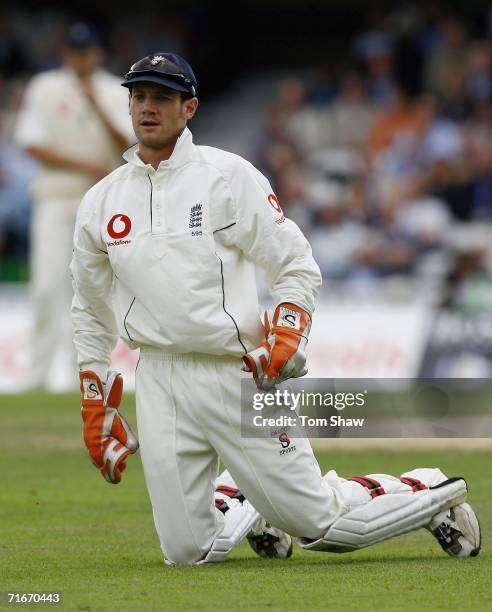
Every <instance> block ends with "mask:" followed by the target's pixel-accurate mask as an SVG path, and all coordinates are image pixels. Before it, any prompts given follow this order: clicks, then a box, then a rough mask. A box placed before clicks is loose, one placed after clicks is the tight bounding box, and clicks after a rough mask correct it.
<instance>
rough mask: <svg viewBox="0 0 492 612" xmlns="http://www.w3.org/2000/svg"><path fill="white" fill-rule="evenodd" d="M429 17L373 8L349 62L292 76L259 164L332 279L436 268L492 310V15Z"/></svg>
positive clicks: (451, 289) (454, 291)
mask: <svg viewBox="0 0 492 612" xmlns="http://www.w3.org/2000/svg"><path fill="white" fill-rule="evenodd" d="M426 17H427V18H428V17H429V15H425V14H424V12H423V11H420V10H418V9H417V8H415V7H414V8H413V9H411V10H408V9H407V10H400V11H396V12H395V13H392V14H387V13H386V14H384V13H381V12H379V11H378V10H374V11H371V10H369V11H368V14H367V19H366V21H367V27H366V29H365V30H364V31H361V32H360V33H359V34H358V35H357V36H355V37H354V38H353V39H352V40H351V41H350V44H349V46H348V48H347V54H346V56H345V57H344V58H343V59H342V58H336V60H335V62H334V63H333V64H330V66H329V67H328V68H326V69H325V70H316V71H312V72H311V73H310V74H309V75H307V76H302V77H296V78H286V79H283V80H281V81H280V82H279V83H278V86H277V90H276V96H275V99H274V101H273V102H272V104H271V105H270V106H269V108H268V109H267V110H266V112H265V115H264V129H263V132H262V137H261V142H260V143H259V144H258V148H257V158H256V164H257V165H258V167H259V168H260V169H261V170H262V171H263V172H264V173H265V174H266V175H267V176H268V177H269V178H270V180H271V182H272V184H273V185H274V188H275V189H276V191H277V192H278V195H279V198H280V201H281V202H282V203H283V206H284V209H285V211H286V214H287V215H288V216H290V217H291V218H293V219H294V220H295V221H296V222H297V223H298V224H299V225H300V226H301V227H302V228H303V230H304V231H305V233H306V234H307V235H308V236H309V239H310V241H311V244H312V246H313V251H314V253H315V256H316V259H317V261H318V263H319V264H320V266H321V269H322V272H323V275H324V277H325V278H326V279H330V278H331V279H348V280H349V281H352V282H354V283H356V282H357V283H359V285H360V284H361V283H362V284H364V283H367V281H368V280H369V281H370V279H377V278H381V277H386V276H388V275H394V274H404V275H406V274H413V275H437V276H440V277H442V278H443V279H444V280H445V284H446V287H447V290H446V291H445V294H446V295H445V298H444V300H445V302H446V304H447V305H449V306H452V305H453V300H455V302H456V303H455V304H454V305H456V306H458V307H461V306H463V305H462V304H459V300H460V297H459V296H460V295H463V294H465V295H466V296H467V299H469V296H470V295H471V294H470V292H469V291H463V288H464V287H465V286H468V285H469V284H470V283H471V284H472V285H473V286H477V285H478V284H480V285H483V284H485V286H486V288H487V289H486V290H485V291H480V299H479V302H480V304H481V305H482V307H485V306H486V307H487V308H490V306H492V299H491V293H492V291H491V290H492V283H491V279H490V265H489V264H490V262H489V259H490V255H491V252H490V247H491V246H492V27H491V26H492V23H491V20H490V19H489V21H487V20H486V19H484V20H483V21H482V22H481V23H479V24H478V26H477V24H471V23H467V22H466V21H464V20H463V19H461V18H458V17H456V16H455V15H444V14H443V15H440V14H438V15H434V19H432V20H431V19H427V20H426V19H425V18H426ZM489 17H490V15H489ZM341 59H342V61H340V60H341ZM453 296H454V297H453ZM475 297H477V292H476V291H475ZM477 299H478V298H477ZM466 307H472V306H470V305H469V304H467V305H466Z"/></svg>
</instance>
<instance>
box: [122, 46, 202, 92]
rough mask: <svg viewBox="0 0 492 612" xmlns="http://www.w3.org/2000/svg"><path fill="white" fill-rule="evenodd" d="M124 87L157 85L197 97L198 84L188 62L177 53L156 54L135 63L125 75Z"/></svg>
mask: <svg viewBox="0 0 492 612" xmlns="http://www.w3.org/2000/svg"><path fill="white" fill-rule="evenodd" d="M124 78H125V80H124V81H123V83H122V85H123V87H128V89H131V88H132V86H133V85H134V84H135V83H156V84H157V85H163V86H164V87H169V89H175V90H176V91H183V92H185V93H189V94H191V95H193V96H195V95H196V89H197V87H198V83H197V81H196V77H195V75H194V73H193V70H192V69H191V66H190V65H189V64H188V62H187V61H186V60H185V59H184V58H182V57H181V56H180V55H178V54H177V53H154V54H153V55H147V56H146V57H143V58H142V59H140V60H138V62H135V63H134V64H133V66H132V67H131V68H130V70H129V71H128V72H127V73H126V74H125V77H124Z"/></svg>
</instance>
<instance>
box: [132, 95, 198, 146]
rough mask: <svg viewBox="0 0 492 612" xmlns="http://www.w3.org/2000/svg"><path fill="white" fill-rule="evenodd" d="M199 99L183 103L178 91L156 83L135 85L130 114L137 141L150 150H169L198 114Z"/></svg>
mask: <svg viewBox="0 0 492 612" xmlns="http://www.w3.org/2000/svg"><path fill="white" fill-rule="evenodd" d="M197 106H198V100H197V99H196V98H192V99H191V100H186V101H185V102H182V100H181V95H180V93H179V92H178V91H174V90H172V89H168V88H167V87H163V86H162V85H157V84H154V83H136V84H135V85H134V86H133V87H132V90H131V92H130V114H131V117H132V123H133V129H134V130H135V134H136V135H137V138H138V141H139V142H140V143H141V144H143V145H144V146H146V147H148V148H149V149H156V150H159V149H163V148H165V147H167V146H168V145H169V144H170V143H171V142H172V141H173V140H175V139H176V138H177V137H178V135H179V134H180V133H181V132H182V131H183V129H184V127H185V125H186V122H187V120H188V119H191V118H192V117H193V115H194V114H195V111H196V107H197Z"/></svg>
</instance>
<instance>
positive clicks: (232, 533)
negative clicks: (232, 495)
mask: <svg viewBox="0 0 492 612" xmlns="http://www.w3.org/2000/svg"><path fill="white" fill-rule="evenodd" d="M259 518H260V515H259V514H258V512H257V511H256V510H255V509H254V508H253V506H252V505H251V504H250V503H249V501H248V500H245V501H244V502H243V503H242V504H240V503H238V504H237V505H235V506H232V507H230V508H229V510H228V511H227V512H226V513H225V514H224V528H223V530H222V531H221V532H220V534H219V535H218V536H217V537H216V538H215V540H214V541H213V544H212V548H211V549H210V550H209V552H208V553H207V556H206V557H205V558H204V559H202V560H201V561H198V562H197V564H196V565H201V564H202V563H218V562H220V561H224V559H225V558H226V557H227V555H228V554H229V553H230V552H231V551H232V550H234V548H236V546H237V545H238V544H240V543H241V541H242V540H243V539H244V538H245V537H246V534H248V533H249V531H250V530H251V527H252V526H253V525H254V524H255V522H256V521H257V520H258V519H259Z"/></svg>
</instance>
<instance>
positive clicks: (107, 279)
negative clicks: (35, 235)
mask: <svg viewBox="0 0 492 612" xmlns="http://www.w3.org/2000/svg"><path fill="white" fill-rule="evenodd" d="M91 192H92V190H91ZM91 192H89V194H88V195H86V197H85V198H84V200H82V204H81V206H80V209H79V213H78V215H77V223H76V227H75V235H74V250H73V258H72V263H71V266H70V269H71V272H72V282H73V290H74V297H73V302H72V323H73V328H74V343H75V348H76V350H77V355H78V365H79V368H80V369H81V370H86V369H90V370H94V371H95V372H97V373H98V374H99V376H101V377H102V378H105V377H106V372H107V370H108V368H109V364H110V360H111V352H112V350H113V349H114V347H115V345H116V342H117V339H118V335H117V328H116V322H115V318H114V314H113V307H112V299H111V292H112V283H113V271H112V269H111V266H110V263H109V258H108V255H107V253H106V252H105V245H104V243H102V241H101V239H100V237H98V233H99V232H98V229H97V222H96V219H95V216H96V215H95V214H94V213H93V212H92V207H91V206H90V204H91V202H90V199H91Z"/></svg>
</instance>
